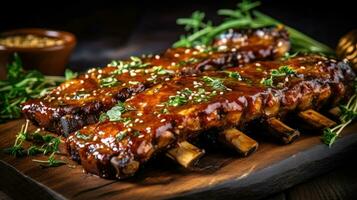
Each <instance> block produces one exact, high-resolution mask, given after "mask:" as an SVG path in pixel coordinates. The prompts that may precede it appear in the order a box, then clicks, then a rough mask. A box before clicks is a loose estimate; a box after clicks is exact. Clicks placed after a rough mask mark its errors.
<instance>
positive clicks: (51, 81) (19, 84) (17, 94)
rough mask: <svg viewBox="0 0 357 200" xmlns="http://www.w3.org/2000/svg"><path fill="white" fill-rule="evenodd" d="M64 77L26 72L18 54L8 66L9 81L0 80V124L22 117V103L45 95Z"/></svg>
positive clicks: (33, 71) (32, 71)
mask: <svg viewBox="0 0 357 200" xmlns="http://www.w3.org/2000/svg"><path fill="white" fill-rule="evenodd" d="M62 81H64V78H63V77H53V76H51V77H50V76H44V75H43V74H41V73H40V72H38V71H35V70H31V71H27V72H26V71H24V70H23V68H22V63H21V60H20V58H19V56H18V55H17V54H14V59H13V61H12V62H11V63H10V64H9V65H8V66H7V79H6V80H0V123H3V122H6V121H8V120H11V119H16V118H19V117H21V108H20V105H21V103H24V102H25V101H27V100H28V99H29V98H37V97H40V96H43V95H45V94H46V93H47V92H48V91H49V90H51V89H52V88H53V87H54V86H56V85H58V84H59V83H60V82H62Z"/></svg>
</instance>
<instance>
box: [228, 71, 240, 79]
mask: <svg viewBox="0 0 357 200" xmlns="http://www.w3.org/2000/svg"><path fill="white" fill-rule="evenodd" d="M227 73H228V77H230V78H234V79H236V80H239V81H241V80H242V77H241V76H240V74H239V73H238V72H229V71H228V72H227Z"/></svg>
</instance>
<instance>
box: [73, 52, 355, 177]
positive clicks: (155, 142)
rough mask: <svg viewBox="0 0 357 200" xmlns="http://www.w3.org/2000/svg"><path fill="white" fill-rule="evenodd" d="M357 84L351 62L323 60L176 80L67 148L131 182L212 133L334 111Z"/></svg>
mask: <svg viewBox="0 0 357 200" xmlns="http://www.w3.org/2000/svg"><path fill="white" fill-rule="evenodd" d="M282 69H285V71H284V73H285V74H284V73H283V74H282V75H279V76H274V77H273V78H271V74H274V73H275V72H276V70H282ZM354 78H355V74H354V73H353V71H352V69H351V68H350V66H348V65H347V64H346V63H344V62H336V61H335V60H332V59H327V58H325V57H322V56H317V55H316V56H315V55H310V56H298V57H295V58H291V59H289V60H285V61H284V60H281V61H265V62H264V61H261V62H256V63H252V64H246V65H244V66H241V67H235V68H228V69H226V71H208V72H203V73H201V74H199V75H193V76H181V77H175V78H173V79H172V80H171V81H170V82H164V83H159V84H156V85H155V86H153V87H152V88H150V89H148V90H146V91H144V92H141V93H139V94H137V95H135V96H133V97H131V98H129V99H127V100H126V101H125V103H124V105H125V107H127V108H129V109H128V110H129V111H127V112H125V113H124V114H122V115H121V116H120V119H117V120H119V121H115V122H113V121H110V120H108V119H107V120H106V121H104V122H102V123H98V124H95V125H90V126H87V127H84V128H83V129H81V130H79V131H77V132H75V133H74V134H72V135H71V136H70V137H69V138H68V140H67V145H68V149H69V152H70V154H71V156H72V158H73V159H74V160H77V161H79V162H80V163H81V164H82V165H83V167H84V169H85V170H86V171H87V172H90V173H93V174H97V175H99V176H101V177H107V178H112V177H118V178H122V177H127V176H131V175H133V174H134V173H135V172H136V171H137V170H138V169H139V166H140V165H142V164H143V163H145V162H146V161H148V160H149V159H150V158H151V157H152V156H153V155H155V154H156V153H157V152H160V151H164V150H168V149H169V148H171V147H172V145H175V144H177V143H178V142H180V141H186V140H190V139H193V138H196V137H197V136H198V135H199V134H200V133H202V132H204V131H205V130H208V129H211V128H222V129H225V128H229V127H238V128H239V127H242V126H244V125H245V124H247V123H249V122H251V121H253V120H255V119H270V118H283V117H284V116H285V115H286V114H287V113H290V112H295V111H304V110H307V109H310V108H312V109H317V110H318V109H320V108H322V107H323V106H324V105H326V104H328V105H329V106H333V105H335V104H336V103H337V102H339V101H340V100H341V99H342V98H343V97H348V96H349V93H350V92H351V87H352V86H351V84H352V80H353V79H354ZM269 79H271V81H270V82H269V81H267V80H269ZM263 83H264V84H263ZM332 94H333V95H332Z"/></svg>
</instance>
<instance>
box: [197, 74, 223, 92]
mask: <svg viewBox="0 0 357 200" xmlns="http://www.w3.org/2000/svg"><path fill="white" fill-rule="evenodd" d="M202 80H203V81H204V82H205V83H206V84H208V85H210V86H211V87H212V88H213V89H215V90H227V89H228V88H227V87H226V86H225V85H224V84H223V82H222V81H221V80H220V79H218V78H212V77H209V76H204V77H202Z"/></svg>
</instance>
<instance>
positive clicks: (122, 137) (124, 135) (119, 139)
mask: <svg viewBox="0 0 357 200" xmlns="http://www.w3.org/2000/svg"><path fill="white" fill-rule="evenodd" d="M115 137H116V138H117V140H118V141H121V140H123V139H124V138H125V137H126V132H119V133H118V134H117V135H116V136H115Z"/></svg>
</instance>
